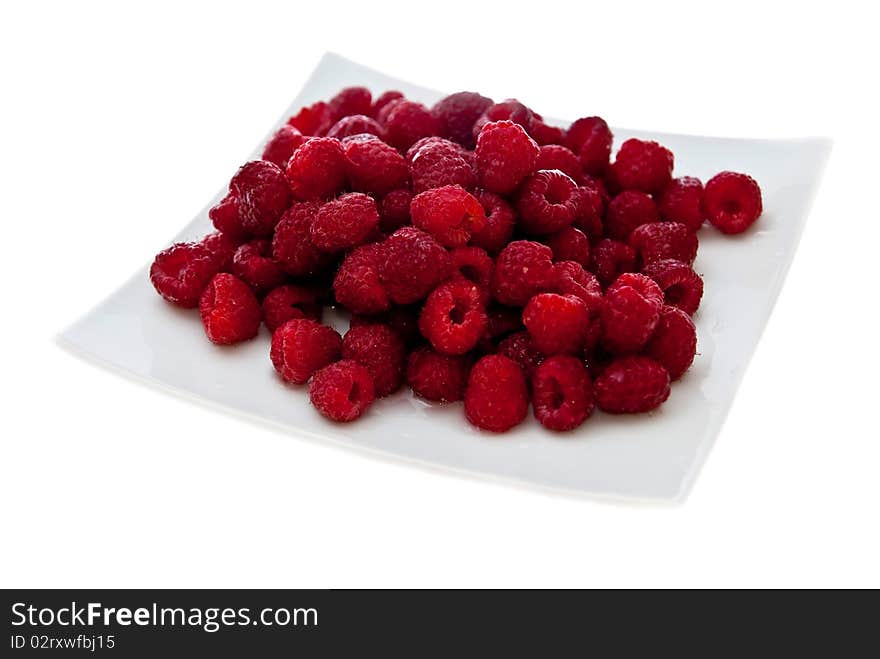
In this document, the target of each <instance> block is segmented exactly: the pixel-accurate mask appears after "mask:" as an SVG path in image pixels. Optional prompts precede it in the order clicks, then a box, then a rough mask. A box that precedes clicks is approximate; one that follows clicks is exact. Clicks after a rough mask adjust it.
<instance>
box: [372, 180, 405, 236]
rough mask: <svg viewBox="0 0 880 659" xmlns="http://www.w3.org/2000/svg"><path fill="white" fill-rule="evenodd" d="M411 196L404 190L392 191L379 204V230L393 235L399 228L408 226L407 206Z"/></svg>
mask: <svg viewBox="0 0 880 659" xmlns="http://www.w3.org/2000/svg"><path fill="white" fill-rule="evenodd" d="M412 198H413V194H412V192H410V191H409V190H408V189H406V188H399V189H397V190H392V191H391V192H389V193H388V194H387V195H385V196H384V197H382V201H380V202H379V228H380V229H381V230H382V231H384V232H386V233H393V232H395V231H397V229H399V228H400V227H403V226H406V225H407V224H410V223H411V221H410V217H409V205H410V203H411V202H412Z"/></svg>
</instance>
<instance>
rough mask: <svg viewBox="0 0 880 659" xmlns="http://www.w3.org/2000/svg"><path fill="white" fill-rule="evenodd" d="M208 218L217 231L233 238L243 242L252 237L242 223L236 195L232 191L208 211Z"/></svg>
mask: <svg viewBox="0 0 880 659" xmlns="http://www.w3.org/2000/svg"><path fill="white" fill-rule="evenodd" d="M208 218H209V219H210V220H211V222H212V223H213V224H214V228H215V229H217V231H220V232H222V233H224V234H225V235H227V236H229V237H230V238H231V239H232V240H236V241H239V242H241V241H244V240H247V239H248V238H249V237H250V236H249V235H248V232H247V231H245V229H244V227H243V226H242V225H241V218H240V217H239V216H238V202H237V201H236V199H235V195H233V194H231V193H230V194H227V195H226V196H225V197H223V199H221V200H220V201H219V202H218V203H217V204H216V205H215V206H214V207H213V208H211V210H209V211H208Z"/></svg>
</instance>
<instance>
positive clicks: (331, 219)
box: [309, 192, 379, 252]
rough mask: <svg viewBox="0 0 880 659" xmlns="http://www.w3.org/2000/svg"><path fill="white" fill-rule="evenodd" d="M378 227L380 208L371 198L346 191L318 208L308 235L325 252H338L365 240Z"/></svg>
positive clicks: (360, 243)
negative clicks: (377, 208)
mask: <svg viewBox="0 0 880 659" xmlns="http://www.w3.org/2000/svg"><path fill="white" fill-rule="evenodd" d="M378 227H379V211H378V210H376V202H375V201H373V198H372V197H368V196H367V195H365V194H363V193H360V192H349V193H348V194H344V195H342V196H341V197H339V198H338V199H334V200H333V201H328V202H327V203H326V204H324V205H323V206H321V207H320V208H319V209H318V212H317V213H316V214H315V219H314V220H313V221H312V225H311V227H309V237H310V238H311V240H312V244H313V245H314V246H315V247H317V248H318V249H320V250H322V251H324V252H341V251H342V250H345V249H351V248H352V247H357V246H358V245H362V244H364V243H365V242H367V240H368V239H369V238H370V236H372V235H373V233H374V232H375V231H376V229H377V228H378Z"/></svg>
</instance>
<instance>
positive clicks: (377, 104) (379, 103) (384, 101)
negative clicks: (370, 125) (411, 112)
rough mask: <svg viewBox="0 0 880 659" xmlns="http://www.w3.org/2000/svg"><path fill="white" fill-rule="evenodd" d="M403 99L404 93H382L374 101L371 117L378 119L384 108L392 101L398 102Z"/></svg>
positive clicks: (391, 91)
mask: <svg viewBox="0 0 880 659" xmlns="http://www.w3.org/2000/svg"><path fill="white" fill-rule="evenodd" d="M402 98H404V96H403V93H402V92H399V91H397V90H396V89H393V90H389V91H387V92H384V93H382V94H381V95H380V96H379V98H377V99H376V100H375V101H373V106H372V108H371V109H370V116H371V117H373V119H376V118H378V116H379V113H380V112H381V111H382V108H384V107H385V106H386V105H388V104H389V103H391V101H397V100H399V99H402Z"/></svg>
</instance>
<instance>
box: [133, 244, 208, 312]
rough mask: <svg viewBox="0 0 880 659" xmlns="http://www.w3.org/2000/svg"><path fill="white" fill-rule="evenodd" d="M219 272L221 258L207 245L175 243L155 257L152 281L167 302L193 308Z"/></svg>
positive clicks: (151, 271)
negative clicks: (219, 259)
mask: <svg viewBox="0 0 880 659" xmlns="http://www.w3.org/2000/svg"><path fill="white" fill-rule="evenodd" d="M218 270H219V263H218V259H217V258H216V257H215V256H214V254H213V253H212V252H211V250H209V249H208V248H207V247H205V245H203V244H201V243H176V244H174V245H172V246H171V247H169V248H168V249H166V250H163V251H161V252H159V253H158V254H156V258H155V260H154V261H153V265H151V266H150V281H151V282H152V283H153V287H154V288H155V289H156V291H157V292H158V293H159V295H161V296H162V297H164V298H165V299H166V300H168V301H169V302H171V303H173V304H176V305H177V306H179V307H185V308H187V309H191V308H193V307H195V306H197V305H198V303H199V297H200V296H201V295H202V291H203V290H205V287H206V286H207V285H208V282H209V281H211V278H212V277H213V276H214V275H215V274H217V271H218Z"/></svg>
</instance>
